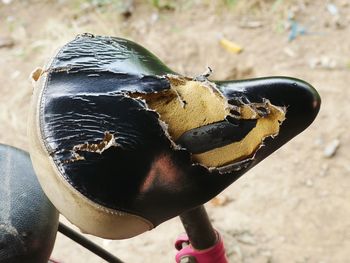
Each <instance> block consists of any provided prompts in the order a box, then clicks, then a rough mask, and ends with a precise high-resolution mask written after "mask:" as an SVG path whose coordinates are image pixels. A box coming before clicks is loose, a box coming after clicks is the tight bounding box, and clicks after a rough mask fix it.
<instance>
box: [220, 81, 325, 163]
mask: <svg viewBox="0 0 350 263" xmlns="http://www.w3.org/2000/svg"><path fill="white" fill-rule="evenodd" d="M215 83H216V85H217V87H218V88H219V90H220V91H221V92H222V93H223V94H224V96H225V97H226V98H227V100H228V101H229V102H231V103H233V104H234V103H236V102H237V98H241V100H243V101H247V102H255V103H261V102H263V101H264V100H268V101H269V102H270V103H271V104H272V105H275V106H277V107H282V108H284V110H285V116H284V120H283V123H282V124H281V126H280V130H279V133H278V136H275V137H274V138H273V140H272V139H271V138H267V140H266V141H265V142H264V145H265V146H264V147H263V148H261V150H259V151H258V152H257V155H256V158H255V159H256V161H260V160H261V159H263V158H265V157H266V156H267V155H269V154H271V153H272V152H273V151H275V150H276V149H278V148H279V147H281V146H282V145H283V144H285V143H286V142H287V141H289V140H290V139H292V138H293V137H295V136H296V135H298V134H299V133H301V132H302V131H304V130H305V129H306V128H307V127H308V126H309V125H310V124H311V123H312V122H313V121H314V119H315V118H316V116H317V114H318V112H319V109H320V105H321V98H320V96H319V94H318V93H317V91H316V90H315V88H314V87H313V86H311V85H310V84H309V83H307V82H305V81H303V80H300V79H296V78H289V77H268V78H257V79H249V80H241V81H216V82H215Z"/></svg>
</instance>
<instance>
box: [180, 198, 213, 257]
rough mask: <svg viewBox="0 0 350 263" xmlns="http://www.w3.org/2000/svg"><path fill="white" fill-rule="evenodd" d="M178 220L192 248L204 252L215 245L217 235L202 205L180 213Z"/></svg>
mask: <svg viewBox="0 0 350 263" xmlns="http://www.w3.org/2000/svg"><path fill="white" fill-rule="evenodd" d="M180 219H181V222H182V224H183V226H184V228H185V231H186V233H187V235H188V238H189V241H190V243H191V245H192V247H193V248H195V249H198V250H204V249H207V248H210V247H212V246H214V245H215V244H216V243H217V241H218V235H217V233H216V231H215V230H214V228H213V226H212V224H211V222H210V220H209V217H208V214H207V212H206V210H205V208H204V206H203V205H201V206H198V207H196V208H193V209H191V210H189V211H187V212H184V213H182V214H181V215H180Z"/></svg>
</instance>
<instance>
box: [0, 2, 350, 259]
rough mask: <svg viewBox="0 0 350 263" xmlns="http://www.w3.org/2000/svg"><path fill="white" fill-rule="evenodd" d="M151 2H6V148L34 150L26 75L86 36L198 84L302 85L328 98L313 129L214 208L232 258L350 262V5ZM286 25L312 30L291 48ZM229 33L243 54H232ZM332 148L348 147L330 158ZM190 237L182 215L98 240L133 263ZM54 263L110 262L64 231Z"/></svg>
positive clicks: (1, 15) (1, 14)
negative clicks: (293, 80)
mask: <svg viewBox="0 0 350 263" xmlns="http://www.w3.org/2000/svg"><path fill="white" fill-rule="evenodd" d="M5 2H6V3H8V2H9V3H8V4H5ZM150 2H151V1H134V3H133V4H132V1H123V3H121V2H120V1H116V0H114V1H102V0H100V1H98V0H95V1H82V0H81V1H79V0H74V1H68V0H66V1H65V0H60V1H49V0H47V1H33V0H28V1H19V0H18V1H15V0H14V1H9V0H7V1H4V0H3V1H0V40H1V41H2V42H1V41H0V68H1V71H0V83H1V86H0V123H1V125H0V142H1V143H7V144H11V145H14V146H17V147H21V148H24V149H28V145H27V138H26V119H27V112H28V107H29V101H30V96H31V92H32V88H31V84H30V81H29V80H28V76H29V74H30V72H31V71H32V70H33V69H34V68H35V67H37V66H41V65H42V64H44V63H45V62H46V61H47V59H48V58H50V56H51V54H52V52H53V51H54V50H55V49H57V48H58V47H60V46H61V45H62V44H64V43H66V42H67V41H69V40H71V39H72V38H74V36H75V35H76V34H78V33H83V32H91V33H95V34H106V35H114V36H122V37H126V38H129V39H132V40H134V41H136V42H139V43H141V44H142V45H144V46H145V47H147V48H148V49H150V50H151V51H152V52H153V53H155V54H157V56H159V57H160V58H161V59H162V60H163V61H165V62H166V64H168V65H169V66H171V67H172V68H174V69H175V70H176V71H178V72H181V73H183V74H185V75H189V76H194V75H199V74H200V73H202V72H203V71H205V69H206V67H207V66H210V67H211V68H212V69H213V70H214V73H213V75H212V78H213V79H239V78H250V77H262V76H271V75H285V76H293V77H297V78H301V79H304V80H306V81H308V82H309V83H311V84H312V85H314V86H315V87H316V89H317V90H318V91H319V93H320V94H321V96H322V100H323V104H322V107H321V111H320V114H319V116H318V118H317V120H316V121H315V122H314V124H313V125H312V126H311V127H310V128H309V129H308V130H307V131H305V132H304V133H302V134H301V135H299V136H298V137H297V138H295V139H294V140H292V141H291V142H290V143H288V144H287V145H286V146H285V147H282V148H281V149H280V150H279V151H277V152H276V153H275V154H273V155H272V156H271V157H269V158H268V159H266V160H265V161H264V162H262V163H261V164H259V165H258V166H257V167H256V168H254V169H252V170H251V171H250V172H249V173H247V174H246V175H245V176H243V177H242V178H241V179H239V180H238V181H237V182H236V183H235V184H233V185H232V186H230V187H229V188H228V189H226V190H225V191H224V192H223V193H222V194H221V195H220V196H219V201H220V202H209V203H208V204H207V208H208V211H209V214H210V217H211V218H212V221H213V223H214V225H215V226H216V227H217V228H218V229H219V230H220V231H221V233H222V234H223V235H224V238H225V244H226V247H227V252H228V255H229V258H230V260H231V262H245V263H248V262H258V263H260V262H264V263H267V262H270V263H271V262H295V263H336V262H339V263H340V262H344V263H345V262H349V258H350V205H349V200H350V191H349V189H350V164H349V160H350V153H349V151H348V148H349V145H350V133H349V131H348V130H349V128H350V126H349V122H350V114H349V110H350V107H349V104H348V99H349V98H350V89H349V87H348V85H349V83H350V1H348V0H346V1H342V0H334V1H332V3H334V4H335V5H336V7H337V8H338V9H337V11H338V14H335V15H334V14H332V12H333V13H334V11H335V10H334V8H333V9H332V6H329V5H328V9H327V4H329V3H330V1H326V0H325V1H322V0H320V1H302V0H298V1H262V0H260V1H259V0H250V1H238V4H237V5H234V6H230V5H228V4H224V1H209V0H207V1H205V0H203V1H199V0H193V1H170V2H172V3H175V4H174V7H175V9H172V8H170V9H169V8H160V9H159V8H156V7H154V6H153V5H152V4H150ZM91 3H92V4H91ZM94 3H95V4H94ZM96 3H100V4H101V5H100V6H97V5H96ZM103 3H109V4H103ZM130 3H131V5H129V4H130ZM161 3H162V1H161ZM130 7H131V8H132V9H131V10H130V11H131V16H130V17H128V18H126V16H127V13H128V12H125V10H128V8H130ZM333 7H334V6H333ZM288 17H291V18H293V19H294V20H295V21H297V22H298V23H299V25H302V26H304V27H305V29H306V34H304V35H299V36H297V38H296V39H295V40H293V41H288V34H289V32H290V24H291V23H290V21H289V22H288ZM222 36H225V37H226V38H227V39H229V40H231V41H235V42H237V43H239V44H240V45H241V46H242V47H243V48H244V50H243V52H241V53H240V54H233V53H229V52H228V51H227V50H225V49H224V48H223V47H222V46H221V45H220V44H219V41H218V40H219V39H220V37H222ZM5 38H6V39H5ZM5 40H6V41H7V45H5V46H6V47H1V43H3V45H4V43H5ZM5 44H6V43H5ZM332 143H336V144H337V143H338V144H339V147H338V148H337V149H335V150H334V155H333V156H331V157H327V156H326V154H325V150H326V149H327V147H328V146H329V145H330V144H332ZM218 203H219V204H218ZM62 220H63V221H65V220H64V219H62ZM182 231H183V230H182V226H181V224H180V222H179V220H178V219H176V218H175V219H173V220H170V221H169V222H166V223H164V224H162V225H161V226H159V227H157V228H156V229H154V230H153V231H151V232H149V233H146V234H143V235H141V236H138V237H135V238H132V239H130V240H124V241H108V240H102V239H99V238H95V237H91V238H92V239H93V240H95V241H96V242H98V243H99V244H101V245H103V246H104V247H105V248H107V249H108V250H110V251H111V252H113V253H115V254H116V255H118V256H119V257H120V258H122V259H123V260H125V261H127V262H145V263H147V262H173V257H174V255H175V251H174V249H173V241H174V240H175V238H176V236H177V234H179V233H181V232H182ZM53 258H55V259H57V260H60V261H61V262H88V263H95V262H102V260H99V259H98V258H96V257H95V256H93V255H91V254H90V253H89V252H86V251H85V250H84V249H82V248H80V247H79V246H78V245H75V244H73V243H72V242H70V241H69V240H67V239H66V238H65V237H63V236H61V235H60V234H58V238H57V242H56V246H55V249H54V252H53Z"/></svg>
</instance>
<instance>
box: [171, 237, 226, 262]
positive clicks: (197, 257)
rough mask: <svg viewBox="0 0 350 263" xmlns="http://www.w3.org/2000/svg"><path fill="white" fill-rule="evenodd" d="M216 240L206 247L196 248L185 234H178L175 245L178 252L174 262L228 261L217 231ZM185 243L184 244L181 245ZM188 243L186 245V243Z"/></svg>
mask: <svg viewBox="0 0 350 263" xmlns="http://www.w3.org/2000/svg"><path fill="white" fill-rule="evenodd" d="M217 235H218V239H217V242H216V243H215V244H214V245H212V246H211V247H209V248H207V249H201V250H198V249H196V248H194V247H193V245H192V244H191V242H190V241H189V239H188V236H187V235H186V234H184V235H181V236H179V238H178V239H177V241H176V243H175V247H176V249H177V250H179V252H178V253H177V254H176V257H175V259H176V262H177V263H184V262H189V263H190V262H191V263H192V262H194V263H212V262H215V263H228V259H227V257H226V255H225V247H224V242H223V240H222V239H221V237H220V235H219V234H218V233H217ZM183 244H185V245H183ZM186 244H188V245H186Z"/></svg>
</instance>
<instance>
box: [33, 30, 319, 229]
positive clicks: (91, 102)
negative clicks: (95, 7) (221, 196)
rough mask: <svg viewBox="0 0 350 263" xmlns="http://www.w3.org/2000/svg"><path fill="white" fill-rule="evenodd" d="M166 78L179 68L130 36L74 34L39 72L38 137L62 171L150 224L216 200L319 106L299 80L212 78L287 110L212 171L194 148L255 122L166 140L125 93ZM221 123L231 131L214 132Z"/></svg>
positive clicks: (223, 88)
mask: <svg viewBox="0 0 350 263" xmlns="http://www.w3.org/2000/svg"><path fill="white" fill-rule="evenodd" d="M167 75H175V76H176V75H177V74H176V73H175V72H173V71H172V70H170V69H169V68H168V67H166V66H165V65H164V64H163V63H162V62H160V61H159V60H158V59H157V58H156V57H155V56H154V55H152V54H151V53H149V52H148V51H147V50H145V49H144V48H142V47H141V46H139V45H137V44H135V43H133V42H131V41H128V40H125V39H120V38H113V37H101V36H92V35H81V36H78V37H77V38H76V39H75V40H73V41H72V42H70V43H68V44H67V45H65V46H64V47H63V48H61V49H60V51H59V53H58V54H57V55H56V56H55V57H54V58H53V60H52V61H51V64H50V65H49V66H48V68H46V69H45V71H44V73H43V76H44V78H43V83H42V87H43V88H42V92H41V94H40V98H39V102H38V105H39V106H38V109H39V110H38V117H37V118H38V119H39V124H40V136H41V140H42V143H43V145H44V147H45V149H46V152H47V158H52V160H53V164H54V166H55V167H56V168H55V169H57V171H59V173H60V175H59V176H60V177H62V178H64V180H65V181H66V182H67V183H68V184H69V185H70V186H72V187H73V188H74V189H75V190H77V191H78V192H79V193H80V194H82V195H83V196H85V197H86V198H87V199H89V200H90V201H92V202H93V203H96V204H98V205H99V206H102V207H106V208H108V209H111V210H116V211H123V212H126V213H130V214H133V215H137V216H139V217H141V218H145V219H146V220H148V221H149V222H151V223H152V225H153V226H156V225H158V224H160V223H162V222H163V221H165V220H167V219H169V218H172V217H174V216H177V215H179V214H180V213H182V212H183V211H185V210H187V209H190V208H192V207H195V206H198V205H200V204H203V203H205V202H206V201H208V200H209V199H211V198H213V197H214V196H215V195H217V194H218V193H219V192H221V191H222V190H223V189H225V188H226V187H227V186H229V185H230V184H231V183H232V182H234V181H235V180H236V179H237V178H239V177H240V176H241V175H242V174H244V173H245V172H246V171H248V170H249V169H250V168H252V167H253V166H255V165H256V164H257V163H259V162H260V161H261V160H263V159H264V158H265V157H266V156H268V155H269V154H271V153H272V152H274V151H275V150H276V149H278V148H279V147H281V146H282V145H283V144H284V143H286V142H287V141H289V140H290V139H291V138H293V137H294V136H296V135H297V134H299V133H300V132H302V131H303V130H304V129H305V128H307V127H308V126H309V125H310V124H311V123H312V121H313V120H314V118H315V117H316V115H317V113H318V110H319V107H320V98H319V96H318V94H317V92H316V91H315V90H314V89H313V88H312V87H311V86H310V85H309V84H307V83H306V82H304V81H301V80H298V79H293V78H285V77H271V78H260V79H251V80H242V81H213V83H215V85H216V88H217V89H218V90H219V91H220V92H221V94H222V95H223V96H224V97H225V98H226V99H227V101H228V102H229V103H230V102H231V101H233V103H236V104H237V101H239V103H263V102H264V101H269V102H270V103H271V104H273V105H276V106H279V107H281V108H282V107H283V108H284V109H286V115H285V120H284V122H283V123H282V125H281V126H280V130H279V133H278V135H277V136H274V138H266V139H264V143H263V144H264V146H263V147H261V148H260V149H259V150H257V151H256V153H255V154H254V156H253V157H252V158H249V159H247V160H243V162H242V161H240V162H238V164H237V165H236V166H235V165H233V166H230V167H229V168H228V169H223V170H220V169H216V168H215V167H210V169H209V168H208V167H205V166H204V165H201V164H198V163H196V162H193V159H192V158H191V154H194V153H198V152H201V151H207V150H208V149H211V148H215V147H221V146H222V145H225V144H228V143H232V142H234V141H239V140H241V139H242V138H243V137H245V136H246V134H247V133H249V131H250V130H251V129H252V128H253V127H254V126H255V122H254V121H250V122H248V121H247V122H240V123H238V124H233V125H231V122H227V121H225V120H224V121H222V122H219V123H218V124H215V125H216V126H215V127H214V126H213V128H210V127H209V128H207V130H210V132H206V129H205V128H203V129H202V130H201V127H200V128H199V129H200V130H199V131H198V132H199V133H200V134H203V136H204V137H202V138H205V139H202V140H201V138H197V139H198V143H191V140H192V139H191V138H194V137H193V134H198V132H197V131H195V130H193V132H191V131H190V132H189V133H191V135H188V136H187V141H186V138H184V136H183V137H180V139H179V141H175V142H174V140H173V141H172V140H171V139H169V136H168V134H166V132H164V127H163V126H162V124H161V123H160V121H159V115H158V114H157V113H156V112H154V111H152V110H150V109H149V108H148V106H147V105H146V102H145V99H137V98H135V97H133V96H132V95H133V94H135V93H136V94H142V96H145V97H146V96H147V94H151V93H153V94H159V93H162V92H164V90H168V89H170V86H171V81H169V79H168V78H167V77H166V76H167ZM145 94H146V95H145ZM179 125H181V124H179ZM230 125H231V126H230ZM225 127H227V128H225ZM225 130H227V131H230V132H229V133H230V134H234V136H231V137H230V136H228V137H227V136H226V135H225V136H224V137H225V139H220V138H221V137H223V134H225ZM235 132H236V133H235ZM240 132H241V133H242V134H241V135H238V134H240ZM227 134H228V133H227ZM191 136H192V137H191ZM220 136H221V137H220ZM197 137H199V136H197ZM103 138H105V139H106V140H105V145H102V146H106V144H108V147H105V148H103V147H102V146H101V140H102V139H103ZM188 138H189V139H188ZM218 138H219V139H218ZM197 139H196V140H197ZM181 140H183V144H182V145H181ZM174 143H175V144H176V143H178V144H180V147H177V146H179V145H176V146H174ZM186 143H188V144H186ZM210 143H212V145H210ZM88 144H90V146H91V145H93V147H95V148H94V149H90V148H89V149H88ZM207 144H208V145H207ZM84 145H85V146H84ZM183 145H189V146H188V147H183ZM191 145H193V147H194V148H193V149H194V150H193V152H191V149H189V148H191ZM201 145H203V147H201ZM181 146H182V147H181ZM84 147H85V148H84ZM99 147H100V148H99ZM96 149H97V150H96ZM44 190H45V187H44ZM75 223H76V224H77V223H78V222H75ZM78 225H79V224H78ZM86 231H87V232H88V230H86Z"/></svg>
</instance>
